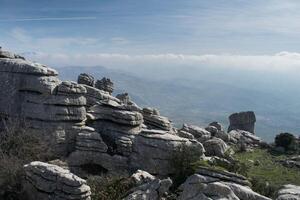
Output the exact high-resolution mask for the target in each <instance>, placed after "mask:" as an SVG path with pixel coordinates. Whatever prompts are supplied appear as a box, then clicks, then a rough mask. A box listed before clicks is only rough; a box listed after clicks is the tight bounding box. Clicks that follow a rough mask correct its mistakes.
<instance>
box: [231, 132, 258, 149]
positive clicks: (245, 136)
mask: <svg viewBox="0 0 300 200" xmlns="http://www.w3.org/2000/svg"><path fill="white" fill-rule="evenodd" d="M228 135H229V136H230V142H231V143H234V144H238V145H240V146H241V147H242V148H246V149H248V148H252V147H256V146H259V145H260V143H261V139H260V138H259V137H257V136H255V135H253V134H252V133H250V132H247V131H242V130H232V131H230V132H229V133H228Z"/></svg>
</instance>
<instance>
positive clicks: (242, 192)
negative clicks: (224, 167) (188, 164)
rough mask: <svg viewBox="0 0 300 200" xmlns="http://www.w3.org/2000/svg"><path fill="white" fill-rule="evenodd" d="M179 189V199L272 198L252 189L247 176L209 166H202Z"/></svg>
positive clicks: (232, 199)
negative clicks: (209, 167) (208, 167)
mask: <svg viewBox="0 0 300 200" xmlns="http://www.w3.org/2000/svg"><path fill="white" fill-rule="evenodd" d="M179 189H180V190H181V191H182V192H181V194H180V196H179V197H178V200H198V199H207V200H211V199H230V200H271V199H269V198H267V197H264V196H262V195H260V194H258V193H256V192H254V191H252V190H251V188H250V187H249V182H248V181H247V180H246V178H245V177H243V176H241V175H237V174H234V173H230V172H227V171H218V170H212V169H207V168H200V169H199V170H198V171H197V173H196V174H194V175H192V176H190V177H188V178H187V180H186V181H185V183H183V184H182V185H181V186H180V187H179Z"/></svg>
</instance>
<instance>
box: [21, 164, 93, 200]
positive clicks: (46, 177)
mask: <svg viewBox="0 0 300 200" xmlns="http://www.w3.org/2000/svg"><path fill="white" fill-rule="evenodd" d="M24 170H25V174H26V177H25V178H26V179H25V181H24V188H25V194H26V195H27V196H28V198H29V199H30V200H36V199H39V200H52V199H57V200H63V199H66V200H67V199H70V200H71V199H72V200H73V199H78V200H89V199H91V197H90V195H91V190H90V187H89V186H88V185H86V181H85V180H83V179H81V178H79V177H77V176H76V175H74V174H72V173H70V172H69V171H68V170H65V169H63V168H61V167H58V166H56V165H52V164H48V163H43V162H38V161H36V162H31V163H30V164H27V165H25V166H24Z"/></svg>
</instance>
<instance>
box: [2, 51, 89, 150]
mask: <svg viewBox="0 0 300 200" xmlns="http://www.w3.org/2000/svg"><path fill="white" fill-rule="evenodd" d="M0 54H1V55H2V56H1V58H0V72H1V73H0V85H1V90H0V95H1V98H0V117H1V118H2V119H6V118H15V119H26V125H27V126H28V127H27V128H29V129H31V131H33V132H38V133H40V134H41V135H44V136H45V137H47V140H49V141H50V140H51V141H52V140H53V143H54V144H55V148H54V149H55V150H57V153H58V154H64V155H65V154H67V153H68V152H69V151H70V150H71V149H72V143H73V141H75V136H76V133H77V132H78V130H80V128H81V127H82V126H83V125H84V120H85V119H86V109H85V104H86V99H85V98H84V94H85V93H86V89H85V88H84V87H82V86H81V85H78V84H76V83H74V82H68V81H63V82H62V81H60V80H59V79H58V78H57V75H58V73H57V72H56V71H55V70H54V69H51V68H48V67H46V66H44V65H42V64H39V63H33V62H30V61H27V60H25V59H24V58H20V57H19V56H16V55H14V54H9V55H8V54H7V53H6V54H5V55H3V54H4V53H3V52H2V53H0Z"/></svg>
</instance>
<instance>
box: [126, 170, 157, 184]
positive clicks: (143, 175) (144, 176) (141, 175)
mask: <svg viewBox="0 0 300 200" xmlns="http://www.w3.org/2000/svg"><path fill="white" fill-rule="evenodd" d="M130 178H131V180H132V181H133V182H134V183H135V184H136V185H142V184H144V183H149V182H151V181H153V180H155V176H152V175H151V174H149V173H148V172H146V171H143V170H137V171H136V172H135V173H134V174H132V175H131V177H130Z"/></svg>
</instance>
